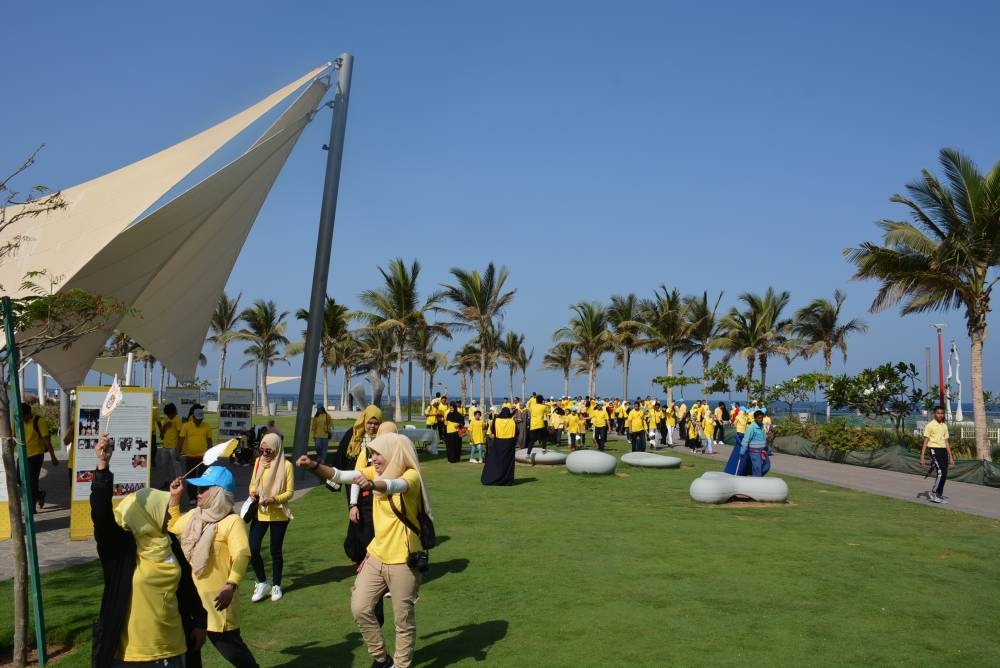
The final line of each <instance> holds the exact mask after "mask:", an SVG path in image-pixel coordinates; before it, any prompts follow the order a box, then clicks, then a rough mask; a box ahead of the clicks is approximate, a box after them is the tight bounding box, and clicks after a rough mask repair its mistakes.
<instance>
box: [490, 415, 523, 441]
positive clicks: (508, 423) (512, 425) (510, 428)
mask: <svg viewBox="0 0 1000 668" xmlns="http://www.w3.org/2000/svg"><path fill="white" fill-rule="evenodd" d="M493 433H494V435H495V436H496V437H497V438H498V439H501V438H514V434H516V433H517V423H516V422H514V418H496V419H495V420H493Z"/></svg>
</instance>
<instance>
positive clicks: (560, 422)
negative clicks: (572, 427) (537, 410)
mask: <svg viewBox="0 0 1000 668" xmlns="http://www.w3.org/2000/svg"><path fill="white" fill-rule="evenodd" d="M549 426H550V427H552V428H553V429H563V428H564V427H565V426H566V416H565V415H560V414H559V413H553V414H552V415H550V416H549Z"/></svg>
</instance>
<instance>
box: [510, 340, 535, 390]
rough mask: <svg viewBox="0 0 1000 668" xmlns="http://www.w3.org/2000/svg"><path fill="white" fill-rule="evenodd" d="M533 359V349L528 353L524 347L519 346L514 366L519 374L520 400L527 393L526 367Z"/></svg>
mask: <svg viewBox="0 0 1000 668" xmlns="http://www.w3.org/2000/svg"><path fill="white" fill-rule="evenodd" d="M534 357H535V349H534V348H532V349H531V350H530V351H526V350H525V349H524V346H521V348H520V350H518V353H517V358H516V360H515V364H516V366H517V370H518V371H520V372H521V398H522V399H524V395H525V393H526V392H527V384H528V367H529V366H530V365H531V360H532V359H533V358H534Z"/></svg>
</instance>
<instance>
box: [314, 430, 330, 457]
mask: <svg viewBox="0 0 1000 668" xmlns="http://www.w3.org/2000/svg"><path fill="white" fill-rule="evenodd" d="M329 448H330V439H328V438H320V437H319V436H317V437H316V461H318V462H319V463H320V464H326V451H327V450H328V449H329Z"/></svg>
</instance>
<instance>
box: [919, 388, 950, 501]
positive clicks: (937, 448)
mask: <svg viewBox="0 0 1000 668" xmlns="http://www.w3.org/2000/svg"><path fill="white" fill-rule="evenodd" d="M928 448H930V451H931V471H937V475H936V476H935V477H934V487H933V488H931V491H929V492H928V493H927V498H928V499H929V500H930V502H931V503H948V501H947V500H946V499H945V498H944V497H943V496H942V494H943V493H944V483H945V482H947V480H948V464H949V463H950V464H951V465H952V466H954V465H955V457H954V456H953V455H952V454H951V438H950V434H949V433H948V425H947V424H946V423H945V421H944V409H943V408H941V407H940V406H935V407H934V421H933V422H928V423H927V426H926V427H924V444H923V445H922V446H921V448H920V465H921V466H924V461H925V460H924V454H925V453H926V452H927V449H928Z"/></svg>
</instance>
